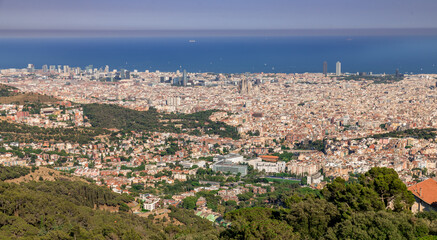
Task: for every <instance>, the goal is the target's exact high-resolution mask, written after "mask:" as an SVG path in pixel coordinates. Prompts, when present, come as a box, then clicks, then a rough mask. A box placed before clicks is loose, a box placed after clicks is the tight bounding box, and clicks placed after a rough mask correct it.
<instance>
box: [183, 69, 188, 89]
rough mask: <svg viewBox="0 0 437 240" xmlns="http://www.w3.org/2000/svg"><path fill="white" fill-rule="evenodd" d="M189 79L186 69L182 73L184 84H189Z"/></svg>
mask: <svg viewBox="0 0 437 240" xmlns="http://www.w3.org/2000/svg"><path fill="white" fill-rule="evenodd" d="M187 83H188V79H187V71H186V70H184V73H183V75H182V86H187Z"/></svg>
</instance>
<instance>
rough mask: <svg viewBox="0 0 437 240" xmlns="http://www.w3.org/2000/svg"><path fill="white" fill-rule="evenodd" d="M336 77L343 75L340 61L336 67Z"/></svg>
mask: <svg viewBox="0 0 437 240" xmlns="http://www.w3.org/2000/svg"><path fill="white" fill-rule="evenodd" d="M335 75H337V76H340V75H341V62H340V61H338V62H337V64H336V65H335Z"/></svg>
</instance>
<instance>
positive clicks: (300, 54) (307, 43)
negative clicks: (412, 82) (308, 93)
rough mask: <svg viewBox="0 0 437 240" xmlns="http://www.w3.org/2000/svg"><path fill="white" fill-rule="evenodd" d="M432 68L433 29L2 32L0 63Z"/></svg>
mask: <svg viewBox="0 0 437 240" xmlns="http://www.w3.org/2000/svg"><path fill="white" fill-rule="evenodd" d="M323 61H327V62H328V71H329V72H335V63H336V62H337V61H341V63H342V70H343V72H352V73H354V72H373V73H394V72H395V70H396V68H398V69H399V70H400V72H403V73H437V36H405V37H402V36H401V37H400V36H390V37H387V36H385V37H375V36H372V37H356V36H354V37H344V36H341V37H340V36H339V37H333V36H328V37H327V36H323V37H315V36H311V37H198V38H192V39H190V38H181V37H178V38H171V37H167V38H157V37H154V38H33V39H29V38H17V39H14V38H0V69H4V68H24V67H26V66H27V64H28V63H33V64H35V67H36V68H41V66H42V65H44V64H48V65H70V66H72V67H81V68H84V67H85V66H87V65H90V64H92V65H93V66H94V67H96V68H100V67H104V66H105V65H109V66H110V68H111V69H122V68H124V69H129V70H134V69H137V70H139V71H144V70H150V71H155V70H159V71H176V70H182V69H186V70H187V71H189V72H223V73H239V72H284V73H295V72H297V73H302V72H322V69H323Z"/></svg>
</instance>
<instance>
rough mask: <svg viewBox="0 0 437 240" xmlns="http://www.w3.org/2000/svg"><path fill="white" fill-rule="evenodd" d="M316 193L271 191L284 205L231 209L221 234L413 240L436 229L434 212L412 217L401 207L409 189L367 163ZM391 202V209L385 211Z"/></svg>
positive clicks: (389, 173) (405, 203)
mask: <svg viewBox="0 0 437 240" xmlns="http://www.w3.org/2000/svg"><path fill="white" fill-rule="evenodd" d="M322 195H323V196H320V195H319V192H312V191H308V190H305V191H295V192H294V193H292V194H291V195H290V194H288V195H287V193H285V194H282V195H281V196H277V197H280V198H281V200H280V202H282V206H283V207H284V208H278V209H271V208H245V209H239V210H235V211H231V212H229V213H227V214H226V215H225V218H226V219H227V220H229V221H231V222H232V225H231V227H230V228H229V229H227V230H226V231H224V232H223V233H222V234H221V236H222V237H223V238H224V239H293V238H295V239H366V240H367V239H369V240H370V239H416V238H419V237H425V236H427V235H428V234H430V233H431V234H435V231H436V230H437V221H436V219H437V214H435V213H432V214H422V215H423V216H420V215H418V216H414V215H413V214H412V213H411V212H410V211H408V210H407V209H408V208H409V207H410V206H411V203H412V202H411V201H412V200H411V198H410V197H411V193H410V192H408V191H407V190H406V186H405V185H404V184H403V183H402V182H401V181H400V179H399V177H398V175H397V174H396V172H395V171H393V170H392V169H388V168H372V169H371V170H370V171H369V172H368V173H366V174H364V175H362V176H360V181H359V182H354V183H347V182H346V181H344V180H343V179H340V178H338V179H335V180H334V181H333V182H332V183H331V184H328V185H327V186H326V187H325V188H324V189H323V190H322ZM271 197H273V196H271ZM413 201H414V199H413ZM391 203H394V204H391ZM392 205H393V206H394V208H393V210H394V211H392V210H390V206H392ZM270 206H271V205H270ZM386 209H387V210H386ZM396 211H397V212H396ZM419 217H421V218H422V219H421V218H419ZM278 229H280V230H281V231H278ZM424 239H425V238H424Z"/></svg>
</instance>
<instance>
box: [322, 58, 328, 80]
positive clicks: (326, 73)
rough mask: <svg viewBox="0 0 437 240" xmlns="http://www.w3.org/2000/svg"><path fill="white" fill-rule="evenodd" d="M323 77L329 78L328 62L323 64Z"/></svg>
mask: <svg viewBox="0 0 437 240" xmlns="http://www.w3.org/2000/svg"><path fill="white" fill-rule="evenodd" d="M323 75H325V77H326V76H328V63H327V62H326V61H324V62H323Z"/></svg>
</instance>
